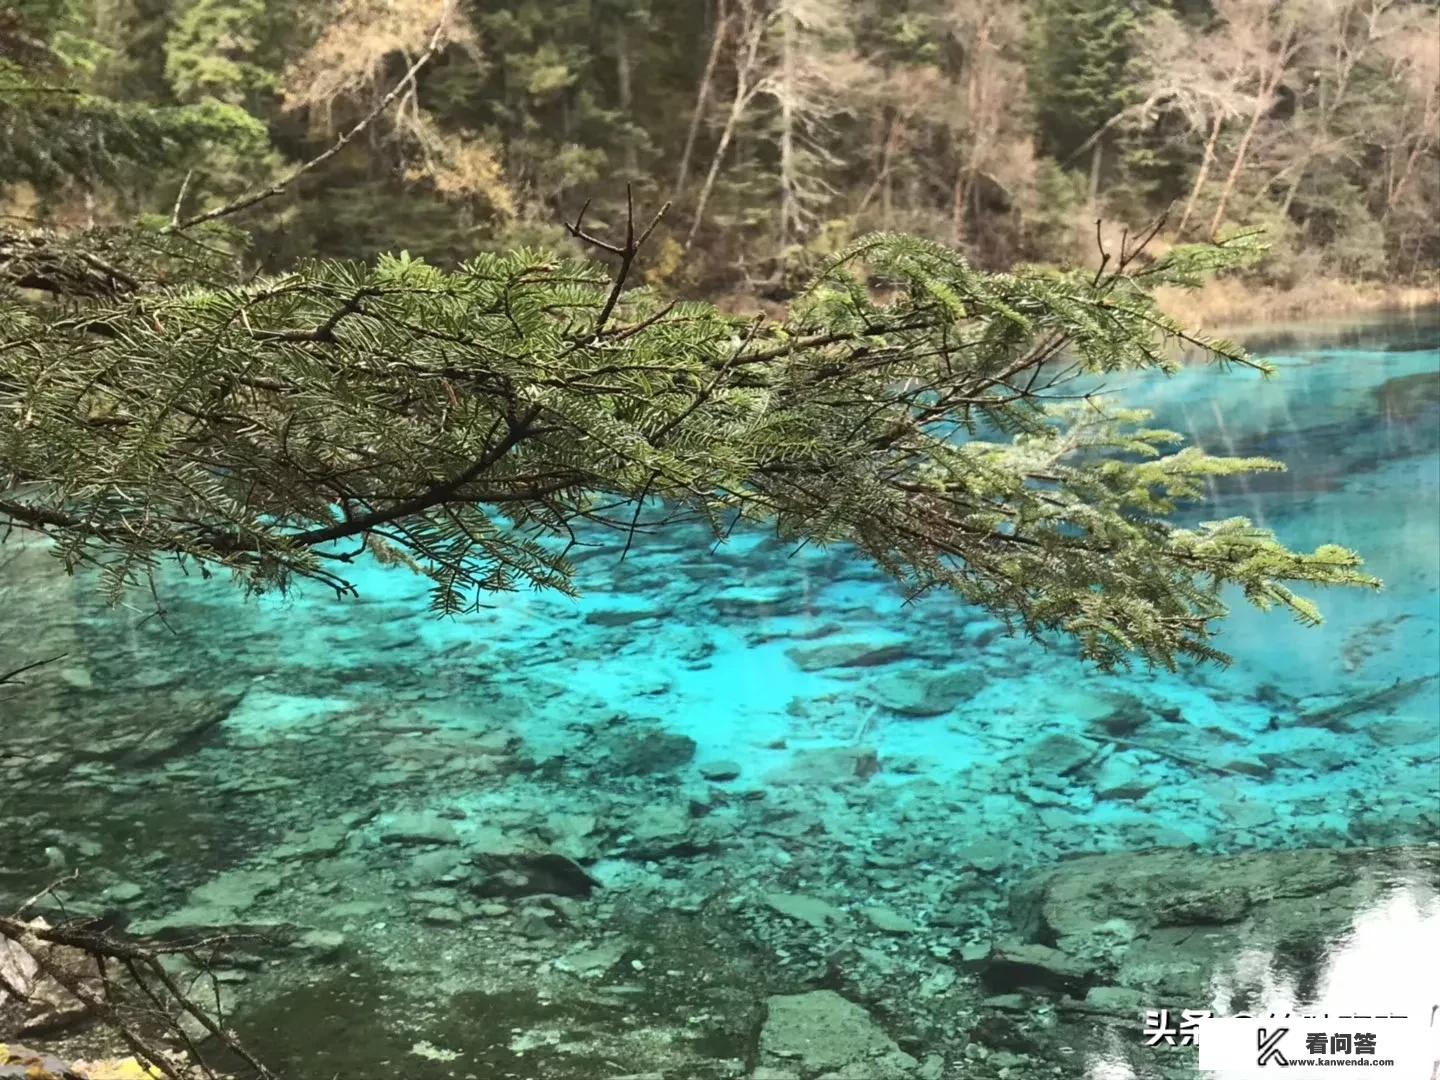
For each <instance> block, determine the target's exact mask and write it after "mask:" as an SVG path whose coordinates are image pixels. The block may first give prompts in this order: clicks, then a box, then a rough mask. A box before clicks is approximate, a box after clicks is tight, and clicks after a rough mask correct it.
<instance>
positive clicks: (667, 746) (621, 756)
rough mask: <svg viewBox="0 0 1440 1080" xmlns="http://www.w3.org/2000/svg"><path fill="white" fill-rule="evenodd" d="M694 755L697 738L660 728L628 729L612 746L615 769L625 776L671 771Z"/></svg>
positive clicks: (611, 752)
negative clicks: (630, 730) (645, 729)
mask: <svg viewBox="0 0 1440 1080" xmlns="http://www.w3.org/2000/svg"><path fill="white" fill-rule="evenodd" d="M694 757H695V740H694V739H692V738H690V736H688V735H677V734H676V733H674V732H671V731H664V730H662V729H660V728H653V729H650V730H647V731H632V732H626V733H625V734H623V735H621V736H620V737H618V738H617V739H615V740H614V741H613V742H612V744H611V746H610V758H611V760H612V761H613V762H614V766H615V771H616V772H618V773H620V774H621V775H624V776H643V775H645V774H647V773H657V772H670V771H673V770H675V769H679V768H681V767H682V766H685V765H688V764H689V763H690V762H691V761H692V760H693V759H694Z"/></svg>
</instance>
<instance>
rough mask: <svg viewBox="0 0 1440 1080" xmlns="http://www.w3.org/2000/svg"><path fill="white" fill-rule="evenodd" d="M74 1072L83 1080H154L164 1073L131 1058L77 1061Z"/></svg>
mask: <svg viewBox="0 0 1440 1080" xmlns="http://www.w3.org/2000/svg"><path fill="white" fill-rule="evenodd" d="M75 1071H76V1072H78V1073H79V1074H80V1075H81V1076H83V1077H85V1080H155V1078H156V1077H159V1076H164V1073H161V1072H159V1071H158V1070H156V1069H154V1068H151V1067H150V1066H148V1065H142V1064H141V1063H140V1062H139V1061H137V1060H136V1059H135V1058H133V1057H127V1058H108V1059H106V1060H104V1061H77V1062H76V1063H75Z"/></svg>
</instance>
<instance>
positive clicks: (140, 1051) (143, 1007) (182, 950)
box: [0, 886, 280, 1080]
mask: <svg viewBox="0 0 1440 1080" xmlns="http://www.w3.org/2000/svg"><path fill="white" fill-rule="evenodd" d="M52 888H53V886H52ZM49 891H50V890H49V889H47V890H44V891H43V892H42V893H41V894H40V895H41V896H43V895H45V893H47V892H49ZM37 899H38V897H37ZM33 902H34V901H31V903H33ZM27 906H28V905H27ZM22 910H23V909H22ZM0 939H5V940H8V941H9V942H11V943H12V944H13V945H14V946H17V947H18V948H19V949H20V950H21V951H22V952H24V953H25V955H27V956H28V957H29V958H30V960H31V961H33V963H34V964H35V970H36V971H38V972H40V973H41V974H43V975H45V976H46V977H48V978H49V979H50V980H52V981H53V982H54V983H55V984H56V985H57V986H59V987H60V988H61V989H62V990H64V992H65V993H66V994H68V995H69V996H70V997H71V998H73V999H74V1000H75V1001H76V1002H78V1003H79V1004H80V1005H81V1007H82V1008H83V1009H84V1011H85V1013H86V1014H88V1015H89V1016H91V1017H92V1018H93V1019H95V1020H96V1021H98V1022H99V1023H101V1024H103V1025H104V1026H105V1027H107V1028H109V1029H110V1030H111V1031H113V1032H114V1033H115V1034H116V1035H117V1036H118V1037H119V1038H120V1040H121V1041H122V1042H124V1043H125V1045H126V1046H127V1047H128V1048H129V1049H130V1051H131V1053H133V1054H134V1055H135V1057H136V1058H138V1059H139V1060H140V1061H142V1062H144V1063H146V1064H148V1065H152V1066H154V1068H156V1069H157V1070H159V1071H160V1072H161V1073H162V1074H163V1075H164V1076H166V1077H167V1078H168V1080H187V1078H188V1076H189V1074H190V1072H191V1071H192V1070H191V1069H189V1068H186V1069H184V1070H183V1071H182V1069H181V1067H180V1066H178V1065H177V1064H176V1059H175V1056H174V1055H173V1054H172V1053H170V1052H168V1051H167V1050H166V1049H165V1048H164V1046H163V1044H162V1043H160V1042H158V1041H157V1035H156V1034H154V1033H153V1031H154V1029H157V1028H158V1029H159V1032H160V1035H159V1036H158V1038H168V1039H171V1040H174V1041H175V1042H177V1043H180V1044H182V1045H183V1046H185V1047H186V1048H187V1049H188V1051H189V1054H190V1058H191V1062H192V1065H193V1070H195V1071H198V1073H199V1075H201V1076H203V1077H205V1078H206V1080H217V1074H216V1073H215V1072H214V1070H213V1069H211V1068H210V1066H209V1065H207V1064H206V1063H205V1061H204V1060H203V1059H202V1058H201V1056H200V1052H199V1047H198V1046H197V1045H196V1040H195V1039H194V1038H192V1037H191V1035H190V1033H189V1032H188V1031H186V1030H185V1027H184V1022H185V1021H186V1020H189V1021H190V1022H192V1023H194V1024H197V1025H198V1026H199V1027H200V1028H201V1029H202V1030H203V1031H204V1032H206V1033H207V1034H208V1035H210V1036H211V1037H213V1038H214V1039H216V1040H217V1041H218V1042H219V1043H220V1044H221V1045H222V1046H223V1047H225V1049H226V1050H228V1051H229V1052H230V1053H232V1054H234V1055H235V1056H236V1057H237V1058H238V1059H240V1060H241V1061H243V1062H245V1064H246V1065H248V1066H249V1067H250V1069H251V1070H252V1071H253V1073H254V1075H255V1076H256V1077H258V1078H259V1080H280V1078H279V1077H278V1076H277V1074H276V1073H274V1072H273V1071H272V1070H270V1069H269V1068H268V1067H267V1066H266V1065H265V1064H264V1063H263V1062H261V1061H260V1060H259V1059H258V1058H257V1057H256V1056H255V1055H254V1054H252V1053H251V1052H250V1051H249V1050H248V1049H247V1048H246V1047H245V1046H244V1045H243V1044H241V1042H240V1041H239V1040H238V1039H237V1038H236V1037H235V1035H234V1034H233V1033H232V1032H230V1031H228V1030H226V1029H225V1027H224V1026H223V1024H222V1023H220V1022H219V1021H217V1020H216V1018H215V1017H214V1016H213V1015H212V1014H211V1012H210V1011H209V1010H208V1009H206V1008H205V1006H203V1005H201V1004H200V1003H199V1002H197V1001H195V1000H194V999H193V998H192V997H190V996H189V995H188V994H187V993H186V992H185V991H184V990H183V989H182V988H181V986H180V984H179V983H178V982H177V981H176V979H175V977H174V976H173V975H172V974H171V973H170V972H169V971H168V970H167V969H166V967H165V964H164V959H165V958H166V957H171V956H176V955H179V956H182V957H184V958H185V959H186V960H187V961H189V962H190V963H191V964H192V965H194V966H195V967H196V968H197V969H200V970H201V971H208V964H207V961H206V960H205V959H204V958H202V957H201V955H200V950H202V949H204V948H207V947H210V948H212V949H213V948H218V947H221V946H223V945H225V944H226V943H227V942H228V941H229V939H227V938H223V937H221V938H207V939H204V940H202V941H193V942H189V943H174V944H162V943H158V942H147V941H144V940H142V939H123V940H122V939H120V938H117V937H114V936H112V935H111V934H110V933H109V932H107V931H96V930H90V929H87V928H85V925H84V924H83V923H66V924H62V925H60V926H54V927H52V926H48V925H46V923H45V922H44V921H43V920H40V919H36V920H34V921H28V920H26V919H23V918H21V917H19V916H18V915H17V916H0ZM56 949H68V950H72V951H73V952H76V953H79V954H81V955H83V956H84V957H86V958H87V959H89V960H90V961H92V962H93V963H94V965H95V970H96V972H97V973H98V974H97V975H96V976H95V977H93V978H92V977H88V976H86V975H83V974H77V973H76V972H75V971H74V970H73V969H72V967H71V966H70V965H67V964H65V963H64V962H62V961H61V960H58V959H57V958H56V955H55V950H56ZM110 965H118V966H119V967H120V968H122V969H123V970H124V971H125V973H126V974H127V975H128V976H129V981H128V982H127V983H121V982H118V981H117V980H115V979H112V978H111V977H110V976H109V975H107V974H106V972H107V968H108V966H110ZM0 989H4V990H5V991H6V992H7V993H9V994H11V995H12V996H14V997H15V998H16V999H17V1000H19V1001H26V1000H28V997H27V994H26V991H25V988H24V987H20V986H16V985H14V984H13V983H12V982H6V983H4V985H3V986H0ZM137 993H138V995H139V1000H138V1001H136V1000H135V995H136V994H137Z"/></svg>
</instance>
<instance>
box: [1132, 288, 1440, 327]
mask: <svg viewBox="0 0 1440 1080" xmlns="http://www.w3.org/2000/svg"><path fill="white" fill-rule="evenodd" d="M1156 300H1157V302H1158V303H1159V305H1160V308H1161V310H1162V311H1164V312H1165V313H1166V314H1167V315H1169V316H1171V317H1172V318H1174V319H1177V320H1178V321H1180V322H1181V323H1184V324H1185V325H1186V326H1188V327H1191V328H1193V329H1197V330H1202V331H1205V332H1208V333H1217V332H1223V333H1224V334H1225V335H1226V336H1229V337H1238V336H1244V335H1248V334H1251V333H1254V332H1257V331H1260V332H1263V331H1266V330H1270V329H1273V328H1274V327H1275V326H1276V324H1277V323H1294V322H1312V321H1316V320H1330V319H1338V318H1352V317H1354V316H1357V315H1367V314H1380V313H1383V312H1407V311H1420V310H1423V309H1425V308H1429V307H1436V306H1440V286H1428V287H1425V286H1417V285H1398V284H1380V283H1376V282H1359V281H1343V280H1340V279H1336V278H1323V279H1320V280H1318V281H1310V282H1306V283H1304V284H1302V285H1297V286H1294V287H1292V288H1279V287H1276V286H1273V285H1259V284H1256V283H1254V282H1249V281H1244V280H1241V279H1239V278H1220V279H1212V280H1210V281H1207V282H1206V283H1205V284H1204V285H1203V286H1201V287H1200V288H1199V289H1191V290H1185V289H1179V288H1172V287H1168V286H1167V287H1163V288H1161V289H1159V290H1157V292H1156Z"/></svg>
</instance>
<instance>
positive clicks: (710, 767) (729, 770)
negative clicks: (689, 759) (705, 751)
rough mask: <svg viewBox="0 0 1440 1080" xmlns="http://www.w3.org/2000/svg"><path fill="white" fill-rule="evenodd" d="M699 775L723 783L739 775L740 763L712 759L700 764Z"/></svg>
mask: <svg viewBox="0 0 1440 1080" xmlns="http://www.w3.org/2000/svg"><path fill="white" fill-rule="evenodd" d="M700 775H701V776H703V777H704V778H705V779H706V780H710V781H712V782H714V783H717V784H723V783H724V782H725V781H727V780H735V779H737V778H738V777H739V776H740V765H739V763H737V762H734V761H712V762H709V763H708V764H705V765H701V766H700Z"/></svg>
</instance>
